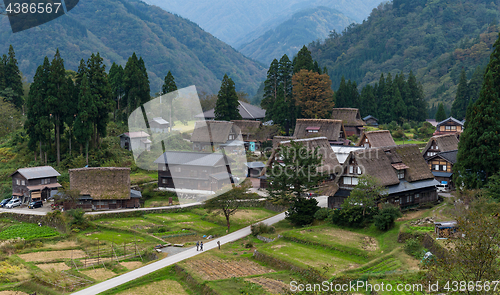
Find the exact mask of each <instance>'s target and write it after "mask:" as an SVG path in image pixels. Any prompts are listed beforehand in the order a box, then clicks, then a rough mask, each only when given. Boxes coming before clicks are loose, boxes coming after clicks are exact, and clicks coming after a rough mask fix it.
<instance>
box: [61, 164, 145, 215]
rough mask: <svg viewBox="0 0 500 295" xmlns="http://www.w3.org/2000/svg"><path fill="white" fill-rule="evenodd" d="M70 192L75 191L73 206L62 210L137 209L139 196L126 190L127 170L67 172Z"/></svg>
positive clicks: (103, 168)
mask: <svg viewBox="0 0 500 295" xmlns="http://www.w3.org/2000/svg"><path fill="white" fill-rule="evenodd" d="M69 185H70V190H74V191H78V192H79V194H80V198H79V200H78V201H77V203H76V204H73V203H72V202H65V203H64V208H65V209H70V208H73V207H76V208H82V209H86V210H108V209H119V208H139V207H140V202H139V201H140V197H141V194H140V192H136V191H131V189H130V168H123V167H91V168H77V169H69Z"/></svg>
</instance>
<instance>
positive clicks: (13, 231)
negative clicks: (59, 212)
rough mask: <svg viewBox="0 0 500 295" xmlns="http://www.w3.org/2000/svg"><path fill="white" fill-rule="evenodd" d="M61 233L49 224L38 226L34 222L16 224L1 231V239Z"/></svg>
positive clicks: (51, 235) (43, 236) (28, 238)
mask: <svg viewBox="0 0 500 295" xmlns="http://www.w3.org/2000/svg"><path fill="white" fill-rule="evenodd" d="M58 235H59V233H58V232H57V231H56V230H55V229H53V228H51V227H48V226H38V225H36V224H33V223H20V224H14V225H11V226H9V227H7V228H6V229H4V230H2V231H1V232H0V240H9V239H16V238H20V239H25V240H30V239H36V238H46V237H54V236H58Z"/></svg>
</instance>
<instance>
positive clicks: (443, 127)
mask: <svg viewBox="0 0 500 295" xmlns="http://www.w3.org/2000/svg"><path fill="white" fill-rule="evenodd" d="M463 127H464V123H463V122H462V121H459V120H457V119H455V118H453V117H449V118H448V119H446V120H443V121H441V122H439V123H437V125H436V132H434V134H433V135H444V134H456V135H457V136H460V134H461V133H462V131H463Z"/></svg>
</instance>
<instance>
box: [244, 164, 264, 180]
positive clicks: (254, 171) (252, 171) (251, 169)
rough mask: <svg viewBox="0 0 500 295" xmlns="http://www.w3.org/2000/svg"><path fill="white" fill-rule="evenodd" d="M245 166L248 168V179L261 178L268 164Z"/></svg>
mask: <svg viewBox="0 0 500 295" xmlns="http://www.w3.org/2000/svg"><path fill="white" fill-rule="evenodd" d="M245 165H246V166H247V168H248V177H259V175H260V174H261V173H262V169H264V167H266V164H264V163H262V162H260V161H258V162H247V163H245Z"/></svg>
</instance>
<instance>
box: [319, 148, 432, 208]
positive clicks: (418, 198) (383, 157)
mask: <svg viewBox="0 0 500 295" xmlns="http://www.w3.org/2000/svg"><path fill="white" fill-rule="evenodd" d="M363 175H371V176H373V177H375V178H376V179H377V180H378V181H379V184H380V185H382V186H384V187H386V193H387V196H386V199H387V201H388V202H391V203H394V204H398V205H400V206H401V207H405V208H406V207H412V206H418V204H420V203H425V202H434V201H436V200H437V193H436V187H435V186H436V185H437V184H439V182H437V181H436V180H435V179H434V175H433V174H432V173H431V172H430V170H429V168H428V166H427V163H426V162H425V160H424V159H423V158H422V156H421V154H420V152H419V149H418V146H417V145H414V144H409V145H400V146H392V147H383V148H370V149H363V150H358V151H353V152H351V154H350V155H349V156H348V158H347V159H346V161H345V162H344V164H343V173H342V175H341V177H339V180H338V183H339V191H338V192H337V193H336V195H335V196H333V199H332V200H329V206H331V207H339V206H340V205H341V204H342V203H343V200H344V199H345V198H346V197H348V196H349V195H350V191H352V190H353V189H354V188H355V186H356V185H357V184H358V183H359V178H360V177H361V176H363Z"/></svg>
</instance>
